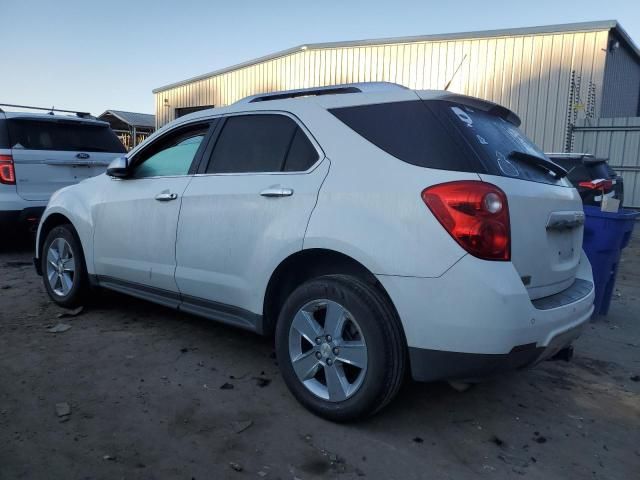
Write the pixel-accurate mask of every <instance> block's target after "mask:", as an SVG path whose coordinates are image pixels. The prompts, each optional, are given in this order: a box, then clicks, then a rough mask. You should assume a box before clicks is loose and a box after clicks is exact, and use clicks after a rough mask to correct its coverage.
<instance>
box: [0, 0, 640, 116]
mask: <svg viewBox="0 0 640 480" xmlns="http://www.w3.org/2000/svg"><path fill="white" fill-rule="evenodd" d="M612 19H613V20H618V21H619V22H620V23H621V25H622V26H623V28H624V29H625V30H626V31H627V33H628V34H629V35H630V36H631V38H632V39H633V40H634V42H635V43H636V45H639V44H640V1H638V0H606V1H603V0H581V1H573V0H571V1H569V0H551V1H549V0H535V1H531V0H527V1H523V0H511V1H504V0H503V1H494V0H455V1H438V2H434V1H429V0H369V1H367V2H356V1H348V0H341V1H334V0H320V1H318V0H316V1H314V2H310V1H304V0H298V1H277V0H268V1H265V0H262V1H250V0H230V1H216V0H210V1H206V0H192V1H190V0H178V1H176V0H173V1H164V0H156V1H147V0H138V1H133V0H102V1H87V0H83V1H76V0H55V1H54V0H50V1H46V0H38V1H36V0H0V103H16V104H23V105H34V106H46V107H51V106H55V107H56V108H64V109H72V110H81V111H89V112H91V113H93V114H94V115H99V114H100V113H102V112H103V111H104V110H107V109H115V110H128V111H135V112H144V113H153V94H152V93H151V91H152V90H153V89H154V88H156V87H160V86H163V85H166V84H169V83H173V82H176V81H180V80H184V79H186V78H189V77H193V76H196V75H200V74H203V73H207V72H210V71H213V70H216V69H219V68H223V67H227V66H230V65H234V64H237V63H241V62H244V61H246V60H251V59H253V58H257V57H260V56H263V55H267V54H270V53H273V52H276V51H279V50H284V49H287V48H290V47H294V46H297V45H302V44H305V43H318V42H332V41H341V40H360V39H367V38H380V37H395V36H410V35H427V34H436V33H454V32H465V31H477V30H491V29H502V28H514V27H527V26H537V25H550V24H559V23H573V22H584V21H593V20H612Z"/></svg>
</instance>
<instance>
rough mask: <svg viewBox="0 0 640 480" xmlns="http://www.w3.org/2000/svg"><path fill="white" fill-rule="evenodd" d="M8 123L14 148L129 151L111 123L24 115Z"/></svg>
mask: <svg viewBox="0 0 640 480" xmlns="http://www.w3.org/2000/svg"><path fill="white" fill-rule="evenodd" d="M7 123H8V124H9V139H10V141H11V142H10V143H11V148H14V149H25V150H60V151H72V152H78V151H79V152H114V153H125V152H126V150H125V148H124V146H123V145H122V143H121V142H120V140H119V139H118V137H117V136H116V134H115V133H114V132H113V130H111V128H109V126H107V125H100V124H87V123H80V122H76V121H72V120H68V121H65V120H52V121H38V120H30V119H20V118H14V119H10V120H7Z"/></svg>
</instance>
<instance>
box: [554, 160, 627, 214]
mask: <svg viewBox="0 0 640 480" xmlns="http://www.w3.org/2000/svg"><path fill="white" fill-rule="evenodd" d="M546 155H547V157H549V158H550V159H551V160H553V161H554V162H555V163H557V164H558V165H560V166H562V167H564V169H565V170H566V171H567V172H568V174H567V178H568V179H569V181H570V182H571V183H572V184H573V186H574V187H576V188H577V189H578V193H580V197H582V203H583V204H584V205H595V206H600V203H601V202H602V195H603V192H604V195H610V196H611V197H613V198H615V199H617V200H620V206H621V207H622V202H623V201H624V184H623V182H622V177H621V176H620V175H618V174H617V173H616V172H615V171H614V170H613V169H612V168H611V167H610V166H609V163H608V162H607V160H606V159H603V158H596V157H594V156H593V155H591V154H590V153H547V154H546ZM597 180H603V181H602V182H597Z"/></svg>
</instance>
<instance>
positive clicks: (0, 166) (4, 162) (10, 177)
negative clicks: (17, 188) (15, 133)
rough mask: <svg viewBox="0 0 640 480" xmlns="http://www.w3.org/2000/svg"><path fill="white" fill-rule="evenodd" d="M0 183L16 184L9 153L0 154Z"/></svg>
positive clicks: (11, 158)
mask: <svg viewBox="0 0 640 480" xmlns="http://www.w3.org/2000/svg"><path fill="white" fill-rule="evenodd" d="M0 183H4V184H5V185H15V184H16V171H15V169H14V168H13V157H11V155H0Z"/></svg>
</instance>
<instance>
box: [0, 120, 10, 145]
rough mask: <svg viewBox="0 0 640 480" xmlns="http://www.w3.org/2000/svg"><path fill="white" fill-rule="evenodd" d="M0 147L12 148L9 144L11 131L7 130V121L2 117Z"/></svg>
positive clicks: (0, 122)
mask: <svg viewBox="0 0 640 480" xmlns="http://www.w3.org/2000/svg"><path fill="white" fill-rule="evenodd" d="M0 148H11V145H10V144H9V132H8V131H7V121H6V120H5V119H4V118H0Z"/></svg>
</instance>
